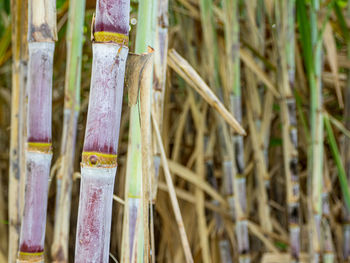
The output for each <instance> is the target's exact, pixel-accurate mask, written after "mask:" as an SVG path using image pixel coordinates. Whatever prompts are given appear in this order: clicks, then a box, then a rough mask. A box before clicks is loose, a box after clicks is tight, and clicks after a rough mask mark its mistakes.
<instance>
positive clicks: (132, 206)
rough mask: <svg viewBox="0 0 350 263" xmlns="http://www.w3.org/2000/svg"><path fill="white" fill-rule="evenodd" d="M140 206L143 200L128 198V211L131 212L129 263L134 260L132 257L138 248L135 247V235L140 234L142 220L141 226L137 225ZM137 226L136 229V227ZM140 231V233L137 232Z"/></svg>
mask: <svg viewBox="0 0 350 263" xmlns="http://www.w3.org/2000/svg"><path fill="white" fill-rule="evenodd" d="M140 204H141V198H135V197H128V208H127V209H128V210H129V238H130V240H129V245H130V247H129V253H130V254H129V257H130V258H129V261H130V262H131V260H132V258H131V257H132V255H133V253H132V252H133V250H134V249H136V250H137V247H136V246H135V241H136V239H135V237H136V236H135V234H138V233H139V231H140V230H141V229H140V226H141V220H140V219H139V221H140V222H139V224H137V222H136V221H137V219H138V213H139V211H140V212H141V210H140ZM135 226H136V227H135ZM136 230H138V231H136Z"/></svg>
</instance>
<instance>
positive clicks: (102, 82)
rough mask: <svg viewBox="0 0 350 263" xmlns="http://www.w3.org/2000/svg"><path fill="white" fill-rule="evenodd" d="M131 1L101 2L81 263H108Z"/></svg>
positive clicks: (78, 260)
mask: <svg viewBox="0 0 350 263" xmlns="http://www.w3.org/2000/svg"><path fill="white" fill-rule="evenodd" d="M129 11H130V1H129V0H97V6H96V20H95V23H96V24H95V25H94V42H93V65H92V76H91V88H90V99H89V109H88V117H87V124H86V133H85V140H84V148H83V156H82V164H81V175H82V179H81V189H80V202H79V212H78V222H77V238H76V249H75V262H76V263H81V262H84V263H87V262H108V257H109V241H110V228H111V216H112V200H113V187H114V179H115V174H116V170H117V157H116V154H117V148H118V137H119V128H120V117H121V108H122V99H123V86H124V74H125V64H126V59H127V55H128V47H127V44H128V30H129Z"/></svg>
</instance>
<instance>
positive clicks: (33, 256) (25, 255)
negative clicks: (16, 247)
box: [17, 251, 44, 263]
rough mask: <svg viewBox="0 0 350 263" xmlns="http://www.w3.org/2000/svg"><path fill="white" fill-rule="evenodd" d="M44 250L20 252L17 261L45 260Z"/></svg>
mask: <svg viewBox="0 0 350 263" xmlns="http://www.w3.org/2000/svg"><path fill="white" fill-rule="evenodd" d="M43 260H44V252H33V253H30V252H22V251H19V252H18V260H17V262H33V263H34V262H43Z"/></svg>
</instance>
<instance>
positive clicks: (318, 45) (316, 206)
mask: <svg viewBox="0 0 350 263" xmlns="http://www.w3.org/2000/svg"><path fill="white" fill-rule="evenodd" d="M319 7H320V2H319V0H312V1H311V10H310V34H311V50H312V52H313V55H312V68H310V70H309V85H310V99H311V101H310V126H311V145H310V149H309V158H308V164H309V177H308V179H309V182H308V183H309V185H308V187H309V189H308V190H309V195H310V196H311V198H310V203H309V212H310V216H311V217H310V221H311V222H310V223H311V224H310V226H311V228H310V229H311V233H310V234H311V237H310V253H311V262H320V260H321V259H320V253H321V243H320V240H321V217H322V185H323V182H322V181H323V180H322V177H323V174H322V171H323V114H322V88H321V87H322V83H321V68H322V67H321V65H322V61H321V54H322V42H321V41H320V40H319V39H318V38H319V30H318V24H317V19H318V10H319Z"/></svg>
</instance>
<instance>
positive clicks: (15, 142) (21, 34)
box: [8, 0, 28, 263]
mask: <svg viewBox="0 0 350 263" xmlns="http://www.w3.org/2000/svg"><path fill="white" fill-rule="evenodd" d="M27 4H28V2H27V1H26V0H13V1H11V22H12V26H11V27H12V87H11V93H12V96H11V136H10V153H9V154H10V165H9V186H8V192H9V195H8V198H9V199H8V215H9V240H8V244H9V245H8V262H9V263H14V262H16V258H17V253H18V246H19V236H20V228H21V216H22V215H21V207H23V194H18V193H22V191H21V189H24V187H23V185H24V176H22V175H23V174H24V170H25V169H24V167H23V166H22V165H21V163H23V162H24V158H23V157H24V154H23V153H24V149H23V148H24V147H23V146H24V143H25V141H24V140H25V139H24V136H22V135H23V133H24V129H25V117H24V111H25V106H24V103H23V101H24V97H25V80H26V76H27V67H26V66H27V60H28V45H27V44H28V43H27V41H26V38H27V26H26V21H27V15H28V12H27V9H26V7H27Z"/></svg>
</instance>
